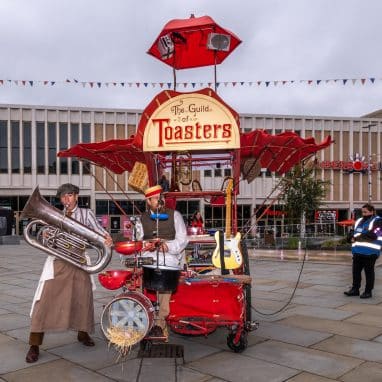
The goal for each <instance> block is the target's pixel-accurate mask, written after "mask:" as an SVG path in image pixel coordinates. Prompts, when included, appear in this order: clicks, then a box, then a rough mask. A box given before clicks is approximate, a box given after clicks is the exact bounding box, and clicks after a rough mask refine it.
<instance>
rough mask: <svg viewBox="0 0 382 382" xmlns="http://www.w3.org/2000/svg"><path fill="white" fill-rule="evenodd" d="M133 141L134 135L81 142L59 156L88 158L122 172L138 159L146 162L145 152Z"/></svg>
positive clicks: (130, 168) (129, 168)
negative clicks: (95, 141) (94, 141)
mask: <svg viewBox="0 0 382 382" xmlns="http://www.w3.org/2000/svg"><path fill="white" fill-rule="evenodd" d="M133 141H134V138H133V137H132V138H129V139H112V140H110V141H105V142H97V143H79V144H77V145H75V146H73V147H71V148H70V149H68V150H64V151H60V152H59V153H58V156H59V157H77V158H79V159H82V160H88V161H90V162H91V163H93V164H96V165H97V166H101V167H105V168H107V169H109V170H111V171H112V172H114V173H116V174H121V173H123V172H124V171H131V170H132V169H133V167H134V163H135V162H137V161H138V162H143V163H145V154H144V153H143V152H142V150H141V149H140V148H137V147H135V146H134V144H133Z"/></svg>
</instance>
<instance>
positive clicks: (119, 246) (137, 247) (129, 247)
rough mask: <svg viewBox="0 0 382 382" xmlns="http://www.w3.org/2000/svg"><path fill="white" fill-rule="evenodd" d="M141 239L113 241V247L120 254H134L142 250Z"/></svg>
mask: <svg viewBox="0 0 382 382" xmlns="http://www.w3.org/2000/svg"><path fill="white" fill-rule="evenodd" d="M142 244H143V242H142V241H133V240H129V241H119V242H117V243H114V249H115V251H117V252H118V253H120V254H121V255H134V254H135V253H136V252H140V251H141V250H142Z"/></svg>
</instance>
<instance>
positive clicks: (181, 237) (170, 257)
mask: <svg viewBox="0 0 382 382" xmlns="http://www.w3.org/2000/svg"><path fill="white" fill-rule="evenodd" d="M159 224H160V222H159ZM174 226H175V239H174V240H166V245H167V247H168V251H167V252H165V253H164V254H163V252H162V251H161V252H159V265H165V264H166V265H169V266H172V267H181V266H182V265H183V263H184V249H185V248H186V246H187V244H188V239H187V229H186V226H185V224H184V221H183V217H182V215H181V214H180V213H179V212H178V211H174ZM135 228H136V230H137V239H138V240H142V239H143V236H144V232H143V226H142V223H141V221H140V220H139V221H137V222H136V226H135ZM142 256H143V257H152V258H153V259H154V262H155V263H156V256H157V254H156V251H153V252H149V251H146V252H143V254H142Z"/></svg>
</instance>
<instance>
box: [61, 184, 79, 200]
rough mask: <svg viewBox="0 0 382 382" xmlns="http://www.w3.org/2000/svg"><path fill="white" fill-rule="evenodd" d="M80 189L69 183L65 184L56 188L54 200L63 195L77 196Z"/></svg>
mask: <svg viewBox="0 0 382 382" xmlns="http://www.w3.org/2000/svg"><path fill="white" fill-rule="evenodd" d="M79 193H80V189H79V188H78V187H77V186H75V185H74V184H71V183H65V184H62V185H61V186H60V187H58V190H57V194H56V198H61V196H63V195H65V194H79Z"/></svg>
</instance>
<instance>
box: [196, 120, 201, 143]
mask: <svg viewBox="0 0 382 382" xmlns="http://www.w3.org/2000/svg"><path fill="white" fill-rule="evenodd" d="M195 127H196V135H195V137H196V138H197V139H200V138H201V137H202V136H201V135H200V134H199V133H200V128H201V127H202V126H201V125H199V123H198V122H196V125H195Z"/></svg>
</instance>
